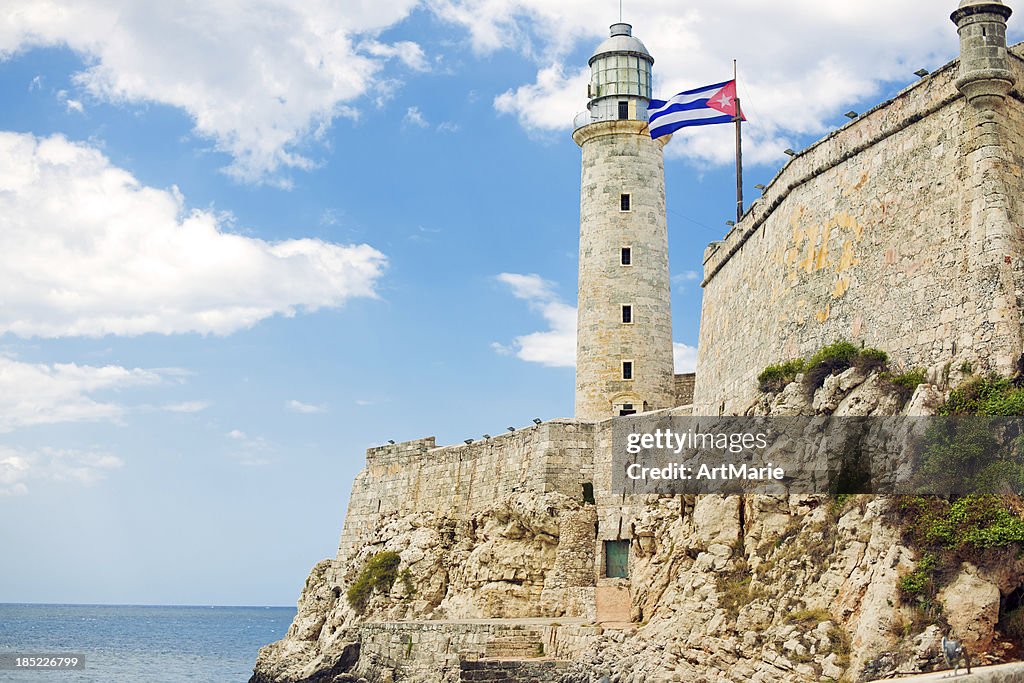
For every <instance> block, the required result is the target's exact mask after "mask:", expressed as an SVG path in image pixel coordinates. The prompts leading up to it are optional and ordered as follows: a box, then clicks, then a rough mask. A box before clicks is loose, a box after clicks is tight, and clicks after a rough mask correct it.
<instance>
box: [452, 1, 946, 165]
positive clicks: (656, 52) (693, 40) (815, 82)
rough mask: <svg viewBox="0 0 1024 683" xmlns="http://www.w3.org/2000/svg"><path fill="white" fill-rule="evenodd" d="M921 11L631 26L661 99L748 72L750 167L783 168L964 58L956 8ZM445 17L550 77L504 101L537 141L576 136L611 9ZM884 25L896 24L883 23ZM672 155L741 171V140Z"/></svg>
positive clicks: (640, 13)
mask: <svg viewBox="0 0 1024 683" xmlns="http://www.w3.org/2000/svg"><path fill="white" fill-rule="evenodd" d="M925 5H927V3H926V4H922V3H921V2H920V1H919V0H864V1H863V2H858V3H829V2H814V1H812V0H782V1H780V2H774V3H760V4H757V3H755V4H751V3H750V2H747V1H746V0H694V1H693V2H690V3H687V4H686V6H685V7H683V6H681V5H680V3H679V2H677V0H650V1H649V2H646V3H644V4H643V6H642V7H637V8H634V9H633V10H632V11H630V12H629V13H628V14H627V15H626V16H625V17H624V18H625V20H626V21H631V22H633V23H634V35H636V36H637V37H638V38H640V39H641V40H643V42H644V43H645V44H646V45H647V47H648V49H649V50H650V51H651V53H652V54H653V56H654V58H655V67H654V69H655V96H660V97H667V96H669V95H671V94H672V93H675V92H678V91H680V90H683V89H686V88H688V87H689V88H692V87H696V86H699V85H705V84H707V83H714V82H716V81H718V80H726V79H727V78H729V76H730V75H731V73H732V69H731V67H732V59H733V58H737V59H738V60H739V67H740V96H741V98H742V99H743V104H744V110H745V111H746V113H747V116H748V119H749V123H748V124H747V125H746V126H745V145H744V153H745V159H746V160H747V161H748V162H750V163H758V162H765V163H772V164H779V163H780V162H781V160H784V157H780V152H781V150H783V149H785V148H786V147H787V146H791V145H792V144H796V143H795V142H794V140H795V136H796V135H815V136H817V135H821V134H822V133H824V132H826V131H827V127H828V124H827V122H828V120H829V119H830V118H833V117H835V116H837V115H838V114H840V113H841V112H843V111H845V109H847V108H849V107H850V106H851V105H852V104H854V103H856V102H858V101H861V100H863V99H865V98H868V99H870V98H872V97H876V96H877V95H878V94H879V92H880V86H881V84H882V83H883V82H887V81H897V82H902V83H910V82H911V81H913V80H914V79H915V77H914V76H913V71H914V70H915V69H918V68H920V67H922V66H923V67H925V68H929V69H934V68H935V67H937V66H939V65H941V64H943V63H945V62H946V61H948V60H950V59H952V58H953V57H955V56H956V54H957V37H956V31H955V28H954V27H953V25H952V23H950V21H949V16H948V8H946V9H943V8H941V7H939V6H935V5H927V6H925ZM434 6H435V7H436V11H437V12H438V13H439V14H440V15H441V16H442V17H444V18H445V19H447V20H448V21H450V22H453V23H455V24H458V25H461V26H463V27H465V28H466V29H467V30H468V31H469V33H470V36H471V40H472V44H473V46H474V47H475V48H476V49H477V50H479V51H484V52H486V51H490V50H497V49H502V48H506V49H515V50H519V51H520V52H522V53H524V54H526V55H528V56H531V57H533V58H534V59H535V60H536V61H537V62H538V63H539V64H540V65H542V68H540V69H539V71H538V72H537V76H536V78H535V80H534V82H533V83H531V84H524V85H520V86H518V87H515V88H511V89H509V90H508V91H507V92H505V93H503V94H502V95H500V96H499V97H498V98H496V100H495V102H494V106H495V108H496V109H497V110H498V111H499V112H503V113H511V114H514V115H516V116H517V117H518V118H519V121H520V123H521V124H522V125H523V126H524V127H525V128H527V129H528V130H530V131H538V130H540V131H545V130H561V131H565V130H567V129H568V128H569V126H570V125H571V123H572V116H573V114H575V113H576V112H579V111H582V110H583V109H584V108H585V105H586V95H585V93H586V89H585V87H584V85H583V84H585V82H586V81H585V75H584V76H581V72H580V71H579V70H578V69H579V67H582V66H584V65H583V64H581V63H579V62H573V63H569V62H567V57H568V55H569V54H570V52H571V51H572V50H573V49H574V48H579V47H584V48H587V49H591V48H593V47H596V46H597V44H598V43H599V42H600V41H601V40H603V39H604V38H605V37H607V33H606V30H607V29H606V27H607V25H608V24H609V23H610V19H613V17H610V16H609V11H608V8H607V7H605V6H603V5H601V4H600V3H593V2H589V1H588V0H565V1H564V2H559V3H552V2H549V0H502V1H495V0H436V1H435V2H434ZM880 17H882V18H884V20H879V18H880ZM667 152H668V153H669V154H670V155H672V156H678V157H688V158H691V159H696V160H700V161H702V162H711V163H716V164H727V163H731V162H732V160H733V145H732V129H731V127H729V126H714V127H709V128H705V129H689V130H684V131H682V132H681V133H679V134H677V136H676V139H675V140H673V142H671V143H670V144H669V147H668V149H667Z"/></svg>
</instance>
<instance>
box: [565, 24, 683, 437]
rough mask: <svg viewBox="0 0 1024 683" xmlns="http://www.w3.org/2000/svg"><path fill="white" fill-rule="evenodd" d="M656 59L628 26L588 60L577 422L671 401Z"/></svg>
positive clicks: (578, 136)
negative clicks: (651, 124) (653, 115)
mask: <svg viewBox="0 0 1024 683" xmlns="http://www.w3.org/2000/svg"><path fill="white" fill-rule="evenodd" d="M652 64H654V58H653V57H651V55H650V53H649V52H648V51H647V48H646V47H645V46H644V44H643V43H642V42H640V41H639V40H638V39H637V38H635V37H634V36H633V35H632V27H631V26H630V25H629V24H623V23H618V24H612V26H611V36H610V37H609V38H608V39H607V40H605V41H604V42H603V43H601V44H600V45H599V46H598V48H597V49H596V50H595V51H594V55H593V56H592V57H591V58H590V67H591V80H590V85H589V86H588V88H587V89H588V96H589V97H590V102H589V104H588V107H587V108H588V111H587V112H584V113H583V114H581V115H580V116H579V117H577V120H576V130H575V131H574V132H573V139H574V140H575V141H576V143H577V144H578V145H579V146H580V147H581V149H582V153H583V173H582V178H581V187H580V265H579V269H580V270H579V314H578V326H577V328H578V332H577V346H576V416H577V417H580V418H585V419H601V418H606V417H611V416H614V415H623V414H626V415H628V414H631V413H634V412H642V411H645V410H654V409H658V408H668V407H670V406H672V405H673V400H674V389H673V361H672V313H671V307H670V303H669V295H670V286H669V270H668V227H667V224H666V220H665V171H664V158H663V154H662V149H663V147H664V145H665V143H666V142H667V141H668V140H669V136H666V137H662V138H659V139H657V140H652V139H651V137H650V135H649V133H648V131H647V105H648V102H650V98H651V66H652Z"/></svg>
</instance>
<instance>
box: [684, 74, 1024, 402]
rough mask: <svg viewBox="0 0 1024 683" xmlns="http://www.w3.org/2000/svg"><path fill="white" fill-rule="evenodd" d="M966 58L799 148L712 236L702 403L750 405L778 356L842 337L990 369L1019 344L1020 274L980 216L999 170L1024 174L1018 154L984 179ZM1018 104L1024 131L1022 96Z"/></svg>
mask: <svg viewBox="0 0 1024 683" xmlns="http://www.w3.org/2000/svg"><path fill="white" fill-rule="evenodd" d="M1018 66H1019V65H1018ZM956 67H957V63H956V62H954V63H952V64H950V65H947V66H946V67H944V68H943V69H942V70H940V71H939V72H936V73H935V74H933V75H932V76H930V77H928V78H927V79H925V81H924V82H922V83H919V84H917V85H915V86H913V87H911V88H908V89H907V90H905V91H904V92H903V93H901V94H900V95H899V96H897V98H895V99H894V100H892V101H891V102H888V103H885V104H883V105H880V106H879V107H876V108H875V109H874V110H872V111H871V112H868V113H867V114H865V115H864V116H863V117H861V118H860V119H859V120H857V121H855V122H852V123H850V124H848V125H847V126H845V127H844V128H843V129H841V130H840V131H837V132H836V133H834V134H833V135H831V136H829V137H827V138H825V139H824V140H822V141H821V142H819V143H817V144H816V145H814V146H812V147H811V148H809V149H808V150H806V151H805V152H804V153H802V154H801V155H800V156H798V157H797V158H795V159H793V160H792V161H791V162H790V163H789V164H787V166H786V167H785V168H784V169H783V170H782V171H781V172H780V173H779V175H778V176H776V178H775V179H774V180H773V181H772V184H771V185H770V186H769V188H768V189H767V191H766V192H765V193H764V196H763V197H762V199H761V200H759V201H758V202H757V203H755V204H754V206H753V207H752V208H751V210H750V211H749V212H748V213H747V215H746V216H745V217H744V219H743V221H741V222H740V224H739V225H737V226H736V228H735V229H734V230H733V231H732V232H731V233H730V234H729V235H728V236H727V238H726V239H725V240H724V241H723V242H720V243H714V244H712V246H711V247H709V249H708V251H707V252H706V254H705V264H704V268H705V270H704V274H705V280H704V283H703V284H704V287H705V291H704V300H703V310H702V320H701V328H700V342H699V346H698V362H697V377H698V381H697V385H696V388H695V397H694V414H698V415H699V414H705V415H707V414H711V415H717V414H719V412H720V411H723V408H724V412H725V413H731V412H741V411H743V410H744V409H745V408H746V407H747V405H748V403H749V401H750V399H751V398H752V395H753V393H754V391H755V390H756V376H757V374H758V373H759V372H760V371H761V370H762V369H763V368H764V367H765V366H767V365H769V364H771V363H775V362H778V361H780V360H784V359H788V358H793V357H797V356H807V355H809V354H811V353H813V352H814V351H816V350H817V349H818V348H820V347H821V346H823V345H825V344H827V343H830V342H832V341H835V340H837V339H841V338H846V339H850V340H855V341H858V342H860V341H863V342H864V343H865V344H866V345H868V346H877V347H879V348H882V349H884V350H886V351H888V352H889V353H890V355H891V356H892V357H893V360H894V361H896V363H897V364H901V365H903V366H906V367H913V366H924V367H928V366H933V365H935V364H936V363H938V362H944V361H952V360H954V359H956V361H957V362H960V360H961V359H963V360H968V359H969V360H972V361H973V362H974V365H975V367H976V368H980V367H983V365H982V362H981V359H984V358H985V357H986V356H988V355H990V354H991V355H992V356H993V357H996V356H1003V357H1008V356H1009V355H1012V357H1013V358H1014V359H1015V358H1016V354H1019V353H1020V349H1019V348H1016V349H1014V348H1010V349H1009V350H1008V351H1006V347H1012V346H1013V343H1014V339H1015V337H1014V330H1013V329H1012V328H1013V327H1014V325H1016V328H1017V329H1016V334H1017V337H1016V339H1018V340H1019V322H1014V321H1015V320H1018V317H1017V313H1016V311H1017V302H1016V299H1015V298H1013V297H1012V296H1010V297H1007V296H1001V293H1004V294H1006V293H1008V294H1011V295H1012V289H1013V285H1008V284H1007V283H1006V282H1003V283H1001V284H996V285H995V286H993V280H992V278H993V277H994V276H993V273H992V267H993V266H992V262H993V261H994V260H995V258H996V256H994V255H993V253H992V250H991V249H990V248H989V247H991V246H992V238H991V233H992V231H993V226H992V225H991V224H988V225H985V224H983V223H985V220H982V219H981V218H980V217H979V212H980V211H981V208H980V207H979V199H982V200H984V198H985V197H987V196H988V195H990V194H991V193H992V192H993V189H992V178H993V177H996V176H999V177H1002V178H1003V179H1005V180H1007V182H1012V183H1015V184H1016V186H1017V187H1018V188H1019V184H1020V180H1019V176H1017V177H1016V178H1014V179H1012V180H1011V179H1009V178H1007V176H1008V175H1009V174H1012V173H1013V172H1014V168H1012V167H1011V166H1012V165H1006V164H1004V165H1003V167H1001V168H999V169H995V170H993V171H991V172H990V173H989V176H988V179H987V180H985V181H984V182H979V181H978V178H977V176H978V173H977V167H978V163H979V161H978V159H979V157H984V156H986V155H990V154H992V151H991V150H989V151H986V150H985V148H984V145H981V149H979V140H978V132H977V130H976V126H977V122H976V120H975V118H974V116H975V113H974V112H973V111H971V110H970V105H968V103H967V102H966V100H965V99H964V98H962V97H961V96H960V95H959V93H958V92H957V90H956V88H955V85H954V80H955V78H956V75H957V71H956ZM1006 108H1007V109H1008V110H1009V112H1008V114H1007V116H1008V120H1010V121H1012V122H1013V123H1012V124H1008V127H1010V126H1012V127H1013V128H1015V134H1016V135H1019V133H1020V130H1021V127H1020V124H1021V116H1022V111H1021V103H1020V102H1019V101H1017V100H1011V99H1008V100H1007V104H1006ZM1004 137H1005V139H1007V140H1009V139H1010V136H1009V135H1007V136H1004ZM1014 139H1015V140H1016V142H1015V143H1014V144H1015V145H1016V149H1015V154H1014V156H1015V158H1016V159H1017V160H1018V161H1017V167H1018V168H1017V171H1016V172H1018V173H1019V155H1020V153H1021V148H1020V146H1019V144H1020V141H1019V139H1017V138H1016V137H1015V138H1014ZM996 153H998V150H997V151H996ZM1012 201H1013V202H1014V203H1019V201H1020V200H1019V196H1018V197H1015V198H1014V199H1013V200H1012ZM982 203H984V201H982ZM1019 217H1020V214H1019V213H1017V218H1018V221H1017V228H1016V231H1017V232H1019ZM995 222H996V223H998V222H999V221H995ZM1002 222H1003V223H1004V224H1005V223H1006V220H1005V219H1003V221H1002ZM990 223H991V222H990ZM997 227H998V226H997ZM1002 227H1004V228H1007V229H1010V227H1011V226H1008V225H1003V226H1002ZM1014 249H1016V247H1014ZM1014 254H1015V259H1014V260H1017V261H1019V258H1016V256H1019V254H1020V252H1019V251H1015V252H1014ZM1006 258H1009V257H1008V256H1007V257H1006ZM998 259H999V263H1002V260H1003V256H1002V254H999V255H998ZM1007 290H1011V291H1009V292H1008V291H1007ZM999 320H1002V321H1003V323H1005V324H1003V325H1002V327H1000V326H999V325H997V324H996V323H997V322H998V321H999ZM1016 343H1017V345H1018V346H1019V341H1018V342H1016Z"/></svg>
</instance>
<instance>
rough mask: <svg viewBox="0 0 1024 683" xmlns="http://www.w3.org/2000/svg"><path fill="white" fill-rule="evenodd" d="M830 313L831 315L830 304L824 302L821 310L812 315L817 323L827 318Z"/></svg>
mask: <svg viewBox="0 0 1024 683" xmlns="http://www.w3.org/2000/svg"><path fill="white" fill-rule="evenodd" d="M830 315H832V304H826V305H825V308H822V309H821V310H819V311H818V312H817V313H815V314H814V317H815V318H816V319H817V321H818V322H819V323H824V322H825V321H826V320H828V317H829V316H830Z"/></svg>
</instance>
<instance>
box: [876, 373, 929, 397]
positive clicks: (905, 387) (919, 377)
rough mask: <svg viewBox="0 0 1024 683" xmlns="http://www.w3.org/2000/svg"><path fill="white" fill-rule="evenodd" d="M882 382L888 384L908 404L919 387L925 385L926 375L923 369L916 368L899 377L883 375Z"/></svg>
mask: <svg viewBox="0 0 1024 683" xmlns="http://www.w3.org/2000/svg"><path fill="white" fill-rule="evenodd" d="M882 380H883V381H885V382H888V384H889V386H890V387H892V389H893V391H895V393H896V394H897V395H898V396H899V397H900V400H902V401H903V402H904V403H906V402H907V400H908V399H909V398H910V397H911V396H913V395H914V390H915V389H917V385H918V384H924V380H925V373H924V369H922V368H914V369H913V370H908V371H907V372H904V373H902V374H899V375H892V374H889V373H883V375H882Z"/></svg>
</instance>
